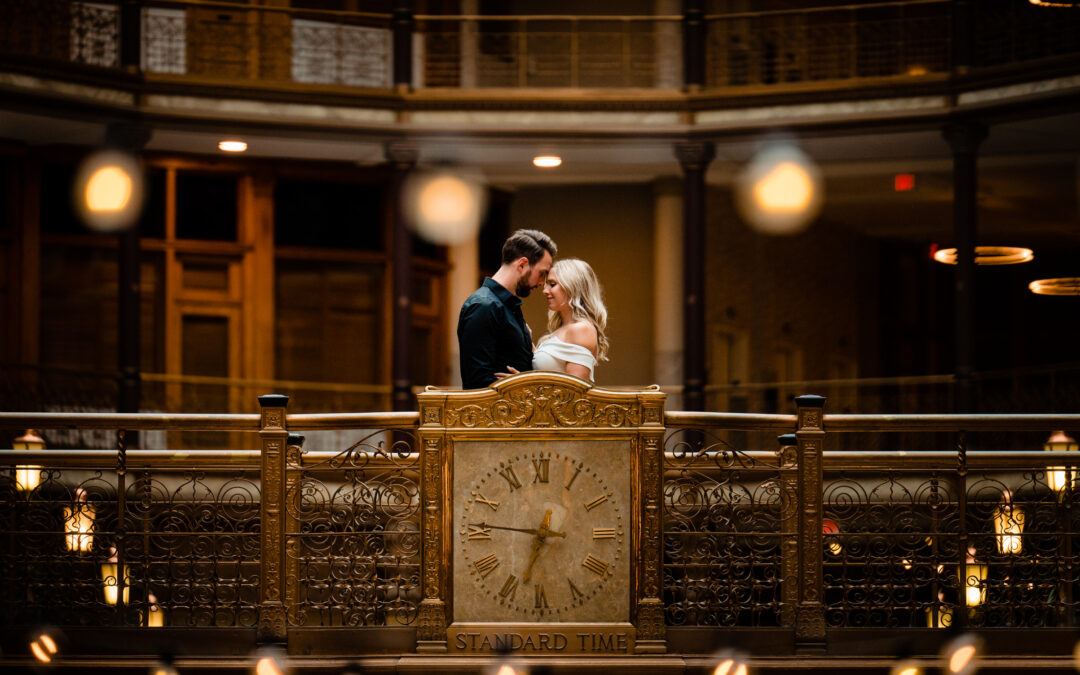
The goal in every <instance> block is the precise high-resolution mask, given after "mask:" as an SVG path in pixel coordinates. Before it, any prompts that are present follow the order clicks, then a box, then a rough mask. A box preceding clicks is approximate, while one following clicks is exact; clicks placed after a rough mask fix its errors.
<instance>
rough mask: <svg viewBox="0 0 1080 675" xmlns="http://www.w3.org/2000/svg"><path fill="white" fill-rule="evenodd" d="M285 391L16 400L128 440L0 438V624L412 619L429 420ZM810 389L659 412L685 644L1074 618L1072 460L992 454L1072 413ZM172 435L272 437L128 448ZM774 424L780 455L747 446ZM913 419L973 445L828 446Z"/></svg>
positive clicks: (673, 610) (63, 423)
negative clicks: (758, 400) (856, 408)
mask: <svg viewBox="0 0 1080 675" xmlns="http://www.w3.org/2000/svg"><path fill="white" fill-rule="evenodd" d="M286 400H287V399H285V397H262V398H261V399H260V403H261V404H262V405H263V408H262V413H261V414H260V415H160V414H101V413H96V414H76V413H64V414H60V413H39V414H32V413H0V427H5V428H12V427H16V426H18V427H27V426H29V427H35V428H42V429H46V430H47V429H50V428H52V429H66V428H78V429H83V430H105V429H113V430H115V429H126V430H127V432H126V433H121V434H120V435H119V436H118V437H117V438H118V442H117V447H116V449H115V450H111V451H107V450H97V451H76V450H63V451H58V450H52V451H50V450H40V451H25V450H24V451H12V450H8V451H0V464H2V465H3V466H4V469H3V470H2V471H0V499H2V501H3V505H4V509H3V512H4V514H5V518H4V524H3V527H2V528H0V536H3V537H4V538H5V540H6V542H7V543H6V546H5V552H4V553H2V554H0V566H2V571H3V574H4V579H5V581H4V583H3V585H2V590H0V598H2V602H0V607H2V616H3V617H4V618H3V621H4V625H5V626H7V627H9V628H11V627H19V626H30V625H35V624H40V623H46V622H47V623H52V624H55V625H62V626H80V625H111V626H127V627H139V626H142V627H147V628H150V627H154V626H157V625H163V626H167V627H168V626H172V627H198V628H204V629H216V628H237V627H240V628H245V627H246V628H252V627H255V628H256V629H257V632H258V634H259V635H261V636H262V638H263V639H267V640H283V639H285V637H286V636H287V635H288V634H289V633H290V631H294V630H302V629H311V628H332V627H343V628H358V627H369V626H379V627H400V628H401V630H407V631H415V628H416V625H417V623H418V620H419V619H418V610H419V603H420V599H421V593H420V589H419V583H420V568H421V560H423V558H422V553H423V551H422V546H423V542H422V540H421V537H420V536H419V523H420V507H419V503H420V502H419V494H420V467H419V459H418V458H419V453H418V449H417V425H418V422H419V419H418V415H417V414H416V413H354V414H292V415H289V414H286V411H285V403H286ZM797 402H798V404H799V405H798V412H797V414H796V415H760V414H738V413H687V412H667V413H666V414H665V425H666V427H667V429H668V434H667V440H666V442H665V447H664V457H665V459H664V466H663V470H664V484H663V488H664V491H663V497H664V511H663V536H664V541H663V563H662V566H663V569H662V572H663V587H664V588H663V599H664V603H665V620H666V624H667V626H668V628H669V630H670V631H673V632H672V634H673V635H675V636H676V643H677V634H678V630H680V629H682V628H695V627H745V628H754V629H770V628H771V629H774V630H787V631H791V633H790V634H792V635H793V636H794V639H795V641H796V644H803V645H806V644H815V643H820V642H821V641H822V640H824V639H825V637H826V635H827V633H828V631H830V630H837V629H850V628H856V629H857V628H870V627H898V628H912V629H919V628H921V629H924V630H930V631H932V630H933V629H934V628H940V627H944V626H946V625H954V626H958V627H959V626H966V627H974V628H994V627H1023V628H1026V629H1054V628H1059V627H1060V628H1067V629H1071V628H1072V627H1074V626H1075V625H1076V622H1077V621H1078V620H1080V614H1078V611H1080V607H1078V606H1077V601H1076V599H1075V596H1076V590H1077V585H1078V584H1080V577H1078V573H1077V570H1078V569H1080V555H1078V553H1077V551H1076V548H1077V547H1076V542H1075V538H1076V536H1077V535H1078V534H1080V515H1078V511H1080V509H1078V508H1077V490H1078V488H1080V481H1078V479H1077V469H1078V468H1080V452H1076V451H1072V452H1045V451H995V450H992V449H987V447H986V446H985V445H984V444H983V441H984V440H985V439H987V438H993V437H992V436H989V435H988V434H1000V433H1004V432H1010V433H1013V434H1017V435H1018V436H1019V437H1021V438H1026V439H1028V443H1029V445H1030V446H1031V447H1038V446H1039V445H1040V444H1041V442H1042V438H1043V437H1044V436H1045V433H1046V430H1047V429H1052V428H1061V427H1064V428H1075V427H1080V415H974V414H972V415H823V414H822V413H823V406H824V403H825V400H824V399H823V398H821V397H799V399H798V400H797ZM159 429H170V430H174V431H185V432H195V431H199V430H209V431H212V432H215V433H233V434H240V435H242V436H243V437H244V438H247V439H250V442H251V445H255V444H258V445H260V446H261V449H258V450H256V449H252V450H243V451H215V450H210V451H185V452H175V451H160V450H136V449H128V448H127V447H126V443H125V442H124V439H125V437H126V436H127V434H130V433H131V432H133V431H141V432H145V431H152V430H159ZM290 430H303V431H305V432H306V433H307V434H308V440H307V442H306V443H305V442H304V440H303V439H301V438H299V437H296V436H290ZM780 432H787V433H786V434H785V435H783V436H781V440H780V443H779V446H778V449H777V450H762V449H759V448H761V447H762V445H758V444H754V445H753V446H746V445H743V446H742V447H739V446H738V445H737V444H736V443H735V442H733V439H736V438H738V439H758V438H764V437H766V436H768V435H776V434H777V433H780ZM791 432H794V433H791ZM46 433H47V432H46ZM897 433H904V434H927V433H935V434H951V435H954V437H956V438H958V439H959V443H958V445H957V447H956V449H954V450H948V451H944V450H923V451H919V452H899V451H834V450H825V448H826V447H829V446H832V445H835V437H837V436H839V435H841V434H897ZM737 434H745V435H743V436H739V435H737ZM256 438H257V439H258V440H257V441H256V440H255V439H256ZM343 439H347V440H343ZM769 444H770V445H771V444H772V443H771V442H770V443H769ZM305 445H307V446H308V449H306V450H305V449H304V446H305ZM774 447H776V446H774ZM31 483H33V484H31Z"/></svg>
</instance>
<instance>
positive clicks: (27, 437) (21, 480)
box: [11, 429, 45, 492]
mask: <svg viewBox="0 0 1080 675" xmlns="http://www.w3.org/2000/svg"><path fill="white" fill-rule="evenodd" d="M11 447H12V449H14V450H44V449H45V439H43V438H42V437H41V436H38V435H37V432H36V431H34V430H33V429H27V430H26V433H24V434H23V435H22V436H19V437H18V438H16V439H15V440H14V441H13V442H12V443H11ZM43 468H44V467H41V466H16V467H15V488H16V489H17V490H19V491H20V492H31V491H32V490H35V489H36V488H37V486H38V485H41V470H42V469H43Z"/></svg>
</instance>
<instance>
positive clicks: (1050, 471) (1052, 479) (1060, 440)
mask: <svg viewBox="0 0 1080 675" xmlns="http://www.w3.org/2000/svg"><path fill="white" fill-rule="evenodd" d="M1078 447H1080V446H1077V444H1076V441H1075V440H1074V439H1073V438H1072V437H1071V436H1068V435H1067V434H1066V433H1065V432H1064V431H1055V432H1054V433H1052V434H1050V438H1048V439H1046V443H1043V450H1046V451H1048V452H1076V450H1077V448H1078ZM1075 473H1076V470H1075V468H1074V467H1071V466H1070V467H1064V466H1048V467H1046V482H1047V483H1048V484H1049V485H1050V489H1051V490H1053V491H1054V492H1056V493H1058V494H1061V493H1062V492H1064V491H1065V488H1066V487H1068V485H1069V483H1071V482H1072V479H1073V477H1074V476H1075Z"/></svg>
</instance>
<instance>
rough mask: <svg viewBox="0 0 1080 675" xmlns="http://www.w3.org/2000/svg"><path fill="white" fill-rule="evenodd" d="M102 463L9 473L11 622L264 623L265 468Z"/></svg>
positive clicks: (7, 606)
mask: <svg viewBox="0 0 1080 675" xmlns="http://www.w3.org/2000/svg"><path fill="white" fill-rule="evenodd" d="M102 456H103V457H106V456H107V455H102ZM121 456H122V455H121ZM104 463H105V462H102V463H98V464H86V465H85V466H78V467H72V466H67V467H64V468H62V469H61V468H52V467H50V468H41V469H40V474H41V482H40V484H39V485H37V486H36V487H35V488H34V489H33V490H31V491H28V492H27V491H22V490H20V489H18V485H17V484H16V481H15V479H14V476H13V474H12V473H11V472H10V471H5V472H3V474H0V500H2V504H3V509H4V512H5V513H7V514H8V519H9V520H8V529H7V532H6V534H7V537H6V538H7V542H6V544H5V546H4V551H5V552H4V553H3V554H0V570H2V575H3V578H4V580H5V581H4V583H3V584H2V585H0V594H2V596H0V597H2V603H0V604H2V605H3V612H4V618H5V622H6V625H9V626H11V625H35V624H41V623H49V624H55V625H63V626H78V625H88V626H98V625H116V626H147V627H153V626H161V625H165V626H252V625H254V624H255V620H256V615H255V610H256V603H257V599H258V582H259V577H258V566H259V512H258V506H259V487H258V474H257V471H256V470H254V469H252V470H241V469H236V468H225V467H217V468H215V467H212V466H201V467H200V468H199V469H192V468H190V467H187V468H177V469H171V468H156V467H155V468H154V469H152V470H151V469H139V470H137V471H132V472H130V473H127V472H125V471H120V472H117V471H116V467H115V459H114V460H113V464H114V466H113V468H111V469H106V468H104ZM121 466H122V464H121ZM35 468H36V467H35ZM120 493H123V496H124V499H122V500H121V499H118V495H119V494H120Z"/></svg>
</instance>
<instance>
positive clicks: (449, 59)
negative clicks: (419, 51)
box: [420, 17, 682, 87]
mask: <svg viewBox="0 0 1080 675" xmlns="http://www.w3.org/2000/svg"><path fill="white" fill-rule="evenodd" d="M677 27H678V24H677V23H675V22H673V21H664V20H661V19H653V18H651V17H621V18H613V19H612V20H595V19H572V18H543V17H522V18H520V19H508V18H505V17H503V18H499V19H483V20H479V21H478V20H461V21H450V20H445V19H442V20H432V21H427V22H424V23H423V24H421V27H420V31H421V32H422V33H423V35H424V45H425V49H426V57H425V61H424V63H425V68H424V74H425V80H424V85H425V86H428V87H469V86H476V87H674V86H678V81H677V77H676V75H677V73H678V72H679V67H680V65H679V64H680V59H681V58H682V57H681V54H680V53H679V52H678V51H677V48H674V49H673V47H672V45H677V44H678V42H677ZM673 31H674V33H673ZM673 38H674V41H673V40H672V39H673Z"/></svg>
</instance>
